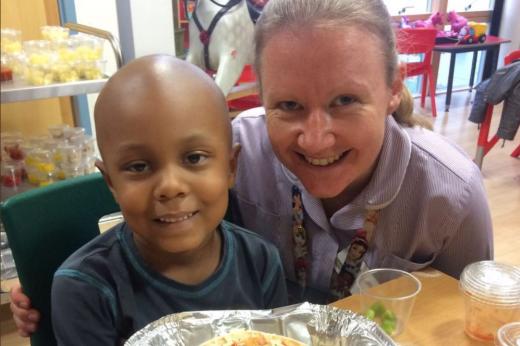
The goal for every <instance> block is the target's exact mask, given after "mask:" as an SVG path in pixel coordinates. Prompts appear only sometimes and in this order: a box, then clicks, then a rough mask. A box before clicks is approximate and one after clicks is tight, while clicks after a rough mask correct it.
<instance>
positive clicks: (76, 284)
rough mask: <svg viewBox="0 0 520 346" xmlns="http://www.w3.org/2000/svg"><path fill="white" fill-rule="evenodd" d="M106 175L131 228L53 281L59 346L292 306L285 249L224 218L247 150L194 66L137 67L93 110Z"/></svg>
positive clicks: (106, 239) (215, 91)
mask: <svg viewBox="0 0 520 346" xmlns="http://www.w3.org/2000/svg"><path fill="white" fill-rule="evenodd" d="M94 115H95V122H96V132H97V140H98V145H99V150H100V153H101V157H102V160H103V161H102V162H99V163H98V168H99V169H100V170H101V172H102V173H103V175H104V177H105V180H106V182H107V184H108V186H109V187H110V190H111V191H112V193H113V195H114V197H115V199H116V200H117V202H118V203H119V205H120V207H121V211H122V213H123V216H124V217H125V222H124V223H123V224H121V225H118V226H115V227H114V228H113V229H111V230H110V231H108V232H106V233H104V234H102V235H100V236H98V237H97V238H95V239H94V240H92V241H91V242H89V243H88V244H86V245H85V246H83V247H82V248H80V249H79V250H78V251H76V252H75V253H74V254H73V255H72V256H71V257H69V258H68V259H67V260H66V261H65V262H64V263H63V264H62V266H61V267H60V268H59V269H58V271H57V272H56V274H55V276H54V282H53V286H52V320H53V327H54V331H55V334H56V337H57V340H58V343H59V344H62V345H80V344H82V345H109V344H111V345H114V344H119V343H121V342H122V341H124V340H125V339H127V338H128V337H130V336H131V335H132V334H133V333H134V332H135V331H137V330H139V329H140V328H142V327H144V326H145V325H146V324H148V323H150V322H152V321H154V320H156V319H158V318H160V317H162V316H164V315H167V314H171V313H175V312H180V311H189V310H208V309H262V308H272V307H276V306H281V305H284V304H286V303H287V300H286V299H287V298H286V288H285V281H284V278H283V271H282V266H281V262H280V258H279V255H278V252H277V250H276V248H275V247H274V246H272V245H270V244H269V243H267V242H266V241H264V240H262V239H261V238H259V236H257V235H255V234H254V233H251V232H249V231H246V230H244V229H241V228H239V227H237V226H235V225H233V224H230V223H227V222H225V221H222V218H223V217H224V214H225V212H226V208H227V206H228V189H230V188H231V187H232V185H233V182H234V175H235V168H236V160H237V155H238V152H239V148H238V147H232V144H231V127H230V122H229V118H228V115H227V110H226V103H225V100H224V97H223V95H222V93H221V92H220V89H219V88H218V87H217V86H216V85H215V84H214V83H213V81H212V80H211V79H210V78H209V77H208V76H206V74H204V72H202V71H201V70H199V69H198V68H197V67H195V66H193V65H190V64H189V63H186V62H183V61H181V60H178V59H176V58H173V57H170V56H165V55H156V56H149V57H144V58H140V59H137V60H134V61H132V62H131V63H129V64H128V65H126V66H125V67H123V68H122V69H120V70H119V71H118V72H117V73H116V74H115V75H114V76H112V78H110V80H109V81H108V83H107V84H106V86H105V87H104V89H103V90H102V92H101V94H100V95H99V97H98V100H97V102H96V107H95V112H94Z"/></svg>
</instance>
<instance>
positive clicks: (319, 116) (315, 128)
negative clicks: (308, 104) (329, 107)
mask: <svg viewBox="0 0 520 346" xmlns="http://www.w3.org/2000/svg"><path fill="white" fill-rule="evenodd" d="M332 120H333V119H332V117H331V116H330V114H329V113H328V112H327V111H326V110H324V109H313V110H311V111H310V112H309V113H308V114H307V116H305V117H304V118H302V121H303V124H302V127H301V132H300V133H299V134H298V145H299V146H300V147H301V148H302V149H304V150H305V151H307V152H308V153H312V152H316V153H319V152H320V151H323V150H325V149H328V148H330V147H332V146H334V144H335V140H336V139H335V136H334V133H333V128H332V127H333V124H332Z"/></svg>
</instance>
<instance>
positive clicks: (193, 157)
mask: <svg viewBox="0 0 520 346" xmlns="http://www.w3.org/2000/svg"><path fill="white" fill-rule="evenodd" d="M206 159H207V156H206V155H203V154H200V153H193V154H189V155H188V156H186V162H187V163H188V164H190V165H197V164H200V163H202V162H203V161H204V160H206Z"/></svg>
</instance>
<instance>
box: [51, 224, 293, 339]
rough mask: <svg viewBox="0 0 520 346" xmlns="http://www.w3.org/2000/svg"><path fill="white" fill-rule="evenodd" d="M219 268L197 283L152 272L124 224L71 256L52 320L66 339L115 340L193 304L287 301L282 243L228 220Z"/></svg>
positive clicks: (57, 287)
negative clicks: (279, 252) (282, 263)
mask: <svg viewBox="0 0 520 346" xmlns="http://www.w3.org/2000/svg"><path fill="white" fill-rule="evenodd" d="M219 231H220V232H221V234H222V244H223V245H222V251H223V252H222V256H221V263H220V264H219V267H218V268H217V270H216V271H215V273H213V274H212V275H211V276H210V277H209V278H208V279H206V280H205V281H204V282H203V283H201V284H199V285H195V286H192V285H184V284H181V283H178V282H175V281H174V280H171V279H168V278H166V277H164V276H162V275H161V274H159V273H157V272H155V271H153V270H152V269H151V268H150V267H149V266H147V264H146V263H145V262H144V261H143V259H142V258H141V256H140V255H139V253H138V251H137V249H136V247H135V244H134V241H133V236H132V231H131V230H130V228H129V226H128V225H127V224H126V223H122V224H120V225H117V226H115V227H114V228H112V229H111V230H109V231H107V232H106V233H104V234H102V235H100V236H98V237H96V238H95V239H93V240H92V241H90V242H89V243H87V244H85V245H84V246H83V247H81V248H80V249H79V250H78V251H76V252H75V253H74V254H72V255H71V256H70V257H69V258H68V259H67V260H66V261H65V262H64V263H63V264H62V265H61V267H60V268H59V269H58V270H57V271H56V273H55V275H54V281H53V285H52V324H53V328H54V332H55V334H56V339H57V340H58V343H59V344H60V345H89V346H90V345H117V344H121V343H122V342H123V341H124V340H126V339H128V338H129V337H130V336H131V335H132V334H133V333H134V332H136V331H137V330H139V329H141V328H143V327H144V326H145V325H147V324H148V323H150V322H152V321H154V320H157V319H159V318H160V317H162V316H165V315H168V314H171V313H176V312H181V311H194V310H224V309H264V308H273V307H278V306H283V305H286V304H287V293H286V286H285V280H284V276H283V269H282V265H281V261H280V257H279V254H278V251H277V249H276V248H275V247H274V246H273V245H271V244H270V243H268V242H266V241H265V240H263V239H262V238H261V237H260V236H258V235H256V234H255V233H252V232H250V231H247V230H245V229H243V228H240V227H238V226H236V225H234V224H231V223H228V222H226V221H223V222H222V223H221V224H220V227H219Z"/></svg>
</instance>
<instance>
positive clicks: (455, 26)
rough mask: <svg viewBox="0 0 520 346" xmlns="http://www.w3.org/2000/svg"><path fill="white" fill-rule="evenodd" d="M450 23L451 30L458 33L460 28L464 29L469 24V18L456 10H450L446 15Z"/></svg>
mask: <svg viewBox="0 0 520 346" xmlns="http://www.w3.org/2000/svg"><path fill="white" fill-rule="evenodd" d="M446 19H447V21H448V23H449V24H450V25H451V31H452V32H456V33H458V32H459V31H460V29H462V28H463V27H464V26H465V25H466V24H468V20H467V19H466V17H463V16H461V15H459V14H458V13H457V12H455V11H450V12H448V15H447V16H446Z"/></svg>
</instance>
